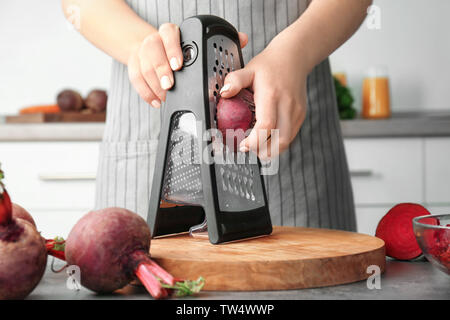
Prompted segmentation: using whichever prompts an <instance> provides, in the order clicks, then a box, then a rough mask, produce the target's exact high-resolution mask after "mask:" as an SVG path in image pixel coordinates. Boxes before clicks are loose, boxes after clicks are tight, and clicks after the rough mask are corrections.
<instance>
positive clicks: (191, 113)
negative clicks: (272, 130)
mask: <svg viewBox="0 0 450 320" xmlns="http://www.w3.org/2000/svg"><path fill="white" fill-rule="evenodd" d="M180 31H181V38H182V43H181V46H182V50H183V54H184V58H185V60H184V67H183V69H182V70H181V71H178V72H176V73H175V85H174V87H173V88H172V89H171V90H170V91H169V92H168V93H167V97H166V103H165V105H164V107H163V110H162V112H163V118H162V123H161V132H160V139H159V143H158V152H157V158H156V164H155V165H156V169H155V174H154V177H153V184H152V192H151V197H150V204H149V214H148V224H149V226H150V229H151V231H152V236H153V237H156V236H164V235H169V234H174V233H179V232H187V231H188V230H189V229H190V228H196V226H198V224H199V223H201V222H202V221H204V223H203V224H202V225H201V227H204V226H205V224H206V221H207V226H208V236H209V240H210V242H211V243H220V242H227V241H234V240H240V239H244V238H249V237H256V236H261V235H266V234H270V233H271V231H272V225H271V221H270V214H269V211H268V207H267V199H266V194H265V190H264V185H263V180H262V177H261V175H260V166H259V162H258V161H257V159H256V156H254V157H253V158H252V156H251V154H244V153H240V152H238V153H234V152H231V151H228V150H225V149H223V146H222V147H220V146H219V144H218V143H217V141H222V139H218V140H217V139H214V137H208V139H204V133H205V132H207V131H208V130H209V129H216V128H217V126H216V105H217V100H218V96H219V91H220V89H221V87H222V86H223V81H224V79H225V76H226V75H227V74H228V73H229V72H231V71H233V70H237V69H239V68H241V67H242V66H243V60H242V53H241V51H240V48H239V37H238V34H237V31H236V30H235V29H234V28H233V27H232V26H231V25H230V24H229V23H228V22H226V21H225V20H223V19H221V18H218V17H215V16H196V17H191V18H189V19H187V20H185V21H184V22H183V24H182V25H181V26H180ZM216 131H217V130H216ZM205 154H207V155H208V156H209V155H211V156H212V157H214V160H217V159H218V158H222V160H223V159H227V160H230V159H233V160H234V162H232V163H227V162H225V163H223V162H220V161H218V162H209V161H205V158H204V156H205ZM236 160H240V161H239V162H236ZM162 201H167V202H171V203H175V204H181V205H182V206H176V207H171V208H167V207H162V206H160V204H161V202H162Z"/></svg>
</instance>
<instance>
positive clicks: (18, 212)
mask: <svg viewBox="0 0 450 320" xmlns="http://www.w3.org/2000/svg"><path fill="white" fill-rule="evenodd" d="M12 216H13V218H19V219H23V220H25V221H28V222H29V223H31V224H32V225H33V226H34V227H35V228H36V222H34V219H33V217H32V216H31V214H29V213H28V211H27V210H25V209H24V208H22V207H21V206H19V205H18V204H16V203H13V204H12Z"/></svg>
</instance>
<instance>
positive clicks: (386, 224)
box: [375, 203, 430, 260]
mask: <svg viewBox="0 0 450 320" xmlns="http://www.w3.org/2000/svg"><path fill="white" fill-rule="evenodd" d="M429 214H430V212H428V210H427V209H425V208H424V207H423V206H421V205H419V204H415V203H401V204H398V205H396V206H394V207H393V208H392V209H391V210H389V211H388V213H387V214H386V215H385V216H384V217H383V218H382V219H381V220H380V222H379V223H378V226H377V230H376V233H375V236H377V237H378V238H380V239H382V240H384V242H385V245H386V255H387V256H389V257H392V258H395V259H399V260H410V259H414V258H417V257H419V256H420V255H421V254H422V250H421V249H420V247H419V244H418V243H417V241H416V238H415V235H414V230H413V225H412V220H413V218H415V217H419V216H424V215H429Z"/></svg>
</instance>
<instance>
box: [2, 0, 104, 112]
mask: <svg viewBox="0 0 450 320" xmlns="http://www.w3.org/2000/svg"><path fill="white" fill-rule="evenodd" d="M110 63H111V60H110V58H109V57H108V56H106V55H105V54H103V53H102V52H101V51H100V50H98V49H97V48H95V47H93V46H92V45H90V44H89V43H88V42H87V41H86V40H85V39H84V38H83V37H82V36H80V35H79V34H78V33H77V32H76V31H74V30H71V29H70V28H69V25H68V24H67V23H66V20H65V18H64V15H63V13H62V8H61V1H60V0H44V1H36V0H2V1H1V2H0V114H8V113H9V114H11V113H15V112H17V110H18V109H20V108H21V107H24V106H27V105H34V104H41V103H43V104H45V103H54V102H55V97H56V95H57V93H58V92H59V91H60V90H61V89H63V88H66V87H70V88H75V89H77V90H79V91H80V92H81V93H82V94H86V93H87V92H88V91H89V90H90V89H92V88H94V87H95V88H97V87H100V88H105V89H106V88H108V84H109V72H110Z"/></svg>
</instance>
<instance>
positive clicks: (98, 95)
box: [84, 90, 108, 112]
mask: <svg viewBox="0 0 450 320" xmlns="http://www.w3.org/2000/svg"><path fill="white" fill-rule="evenodd" d="M107 101H108V95H107V93H106V91H104V90H92V91H91V92H89V94H88V96H87V98H86V100H84V104H85V105H86V107H87V108H89V109H90V110H92V111H93V112H104V111H105V110H106V104H107Z"/></svg>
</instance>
